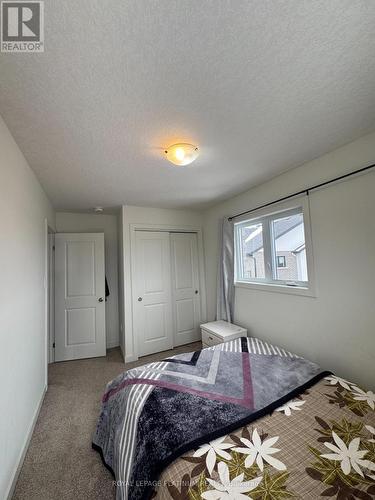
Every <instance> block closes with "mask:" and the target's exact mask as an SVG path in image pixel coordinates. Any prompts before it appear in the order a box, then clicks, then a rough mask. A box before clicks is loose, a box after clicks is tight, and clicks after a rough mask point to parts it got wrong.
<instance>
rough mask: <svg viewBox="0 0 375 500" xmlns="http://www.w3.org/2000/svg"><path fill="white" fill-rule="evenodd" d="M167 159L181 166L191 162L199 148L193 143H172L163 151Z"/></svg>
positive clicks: (196, 155) (197, 153)
mask: <svg viewBox="0 0 375 500" xmlns="http://www.w3.org/2000/svg"><path fill="white" fill-rule="evenodd" d="M164 152H165V155H166V157H167V160H169V161H170V162H171V163H173V164H174V165H178V166H183V165H189V163H191V162H193V161H194V160H195V159H196V158H197V157H198V155H199V149H198V147H197V146H194V145H193V144H185V143H180V144H172V146H169V148H167V149H166V150H165V151H164Z"/></svg>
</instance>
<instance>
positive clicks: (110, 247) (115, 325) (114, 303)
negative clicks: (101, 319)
mask: <svg viewBox="0 0 375 500" xmlns="http://www.w3.org/2000/svg"><path fill="white" fill-rule="evenodd" d="M56 231H57V232H58V233H70V232H71V233H104V247H105V274H106V276H107V281H108V286H109V291H110V295H109V297H108V299H107V302H106V304H105V323H106V333H107V347H115V346H118V345H119V309H118V256H117V254H118V240H117V231H118V223H117V215H105V214H83V213H68V212H57V213H56Z"/></svg>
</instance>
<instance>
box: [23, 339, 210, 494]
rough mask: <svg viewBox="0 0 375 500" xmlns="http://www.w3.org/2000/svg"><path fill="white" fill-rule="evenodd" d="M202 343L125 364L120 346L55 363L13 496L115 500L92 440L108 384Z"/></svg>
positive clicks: (111, 481)
mask: <svg viewBox="0 0 375 500" xmlns="http://www.w3.org/2000/svg"><path fill="white" fill-rule="evenodd" d="M200 348H201V344H200V342H197V343H194V344H189V345H187V346H182V347H178V348H176V349H173V350H172V351H166V352H162V353H158V354H154V355H151V356H146V357H143V358H141V359H140V360H139V361H137V362H135V363H128V364H127V365H126V366H125V367H124V363H123V359H122V356H121V352H120V349H119V348H116V349H110V350H109V351H107V356H106V357H105V358H94V359H83V360H78V361H66V362H63V363H54V364H51V365H50V366H49V372H48V391H47V393H46V395H45V398H44V402H43V405H42V408H41V411H40V414H39V418H38V421H37V423H36V426H35V430H34V433H33V436H32V438H31V442H30V446H29V449H28V451H27V454H26V457H25V461H24V463H23V466H22V470H21V473H20V475H19V478H18V481H17V485H16V488H15V491H14V495H13V500H68V499H69V500H71V499H77V500H94V499H95V500H98V499H99V500H107V499H108V500H112V499H114V498H115V489H114V486H113V478H112V476H111V474H110V473H109V472H108V470H107V469H106V468H105V467H104V466H103V464H102V462H101V459H100V457H99V454H98V453H97V452H95V451H93V450H92V449H91V439H92V435H93V433H94V429H95V425H96V420H97V417H98V415H99V411H100V401H101V397H102V394H103V391H104V388H105V386H106V384H107V382H109V381H110V380H111V379H113V378H114V377H116V376H117V375H118V374H119V373H121V372H122V371H124V370H125V369H129V368H133V367H135V366H139V365H143V364H145V363H150V362H153V361H158V360H160V359H163V358H165V357H167V356H170V355H174V354H179V353H182V352H190V351H195V350H198V349H200Z"/></svg>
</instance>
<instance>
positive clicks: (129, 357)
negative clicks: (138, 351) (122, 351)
mask: <svg viewBox="0 0 375 500" xmlns="http://www.w3.org/2000/svg"><path fill="white" fill-rule="evenodd" d="M133 361H138V357H137V356H132V355H130V354H129V355H128V356H125V363H132V362H133Z"/></svg>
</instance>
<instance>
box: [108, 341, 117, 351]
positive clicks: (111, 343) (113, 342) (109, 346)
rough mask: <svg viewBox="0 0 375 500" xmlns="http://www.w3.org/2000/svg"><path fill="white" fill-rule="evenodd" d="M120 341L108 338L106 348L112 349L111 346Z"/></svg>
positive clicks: (115, 345)
mask: <svg viewBox="0 0 375 500" xmlns="http://www.w3.org/2000/svg"><path fill="white" fill-rule="evenodd" d="M119 345H120V342H119V341H118V340H109V341H108V342H107V349H112V348H113V347H118V346H119Z"/></svg>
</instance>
